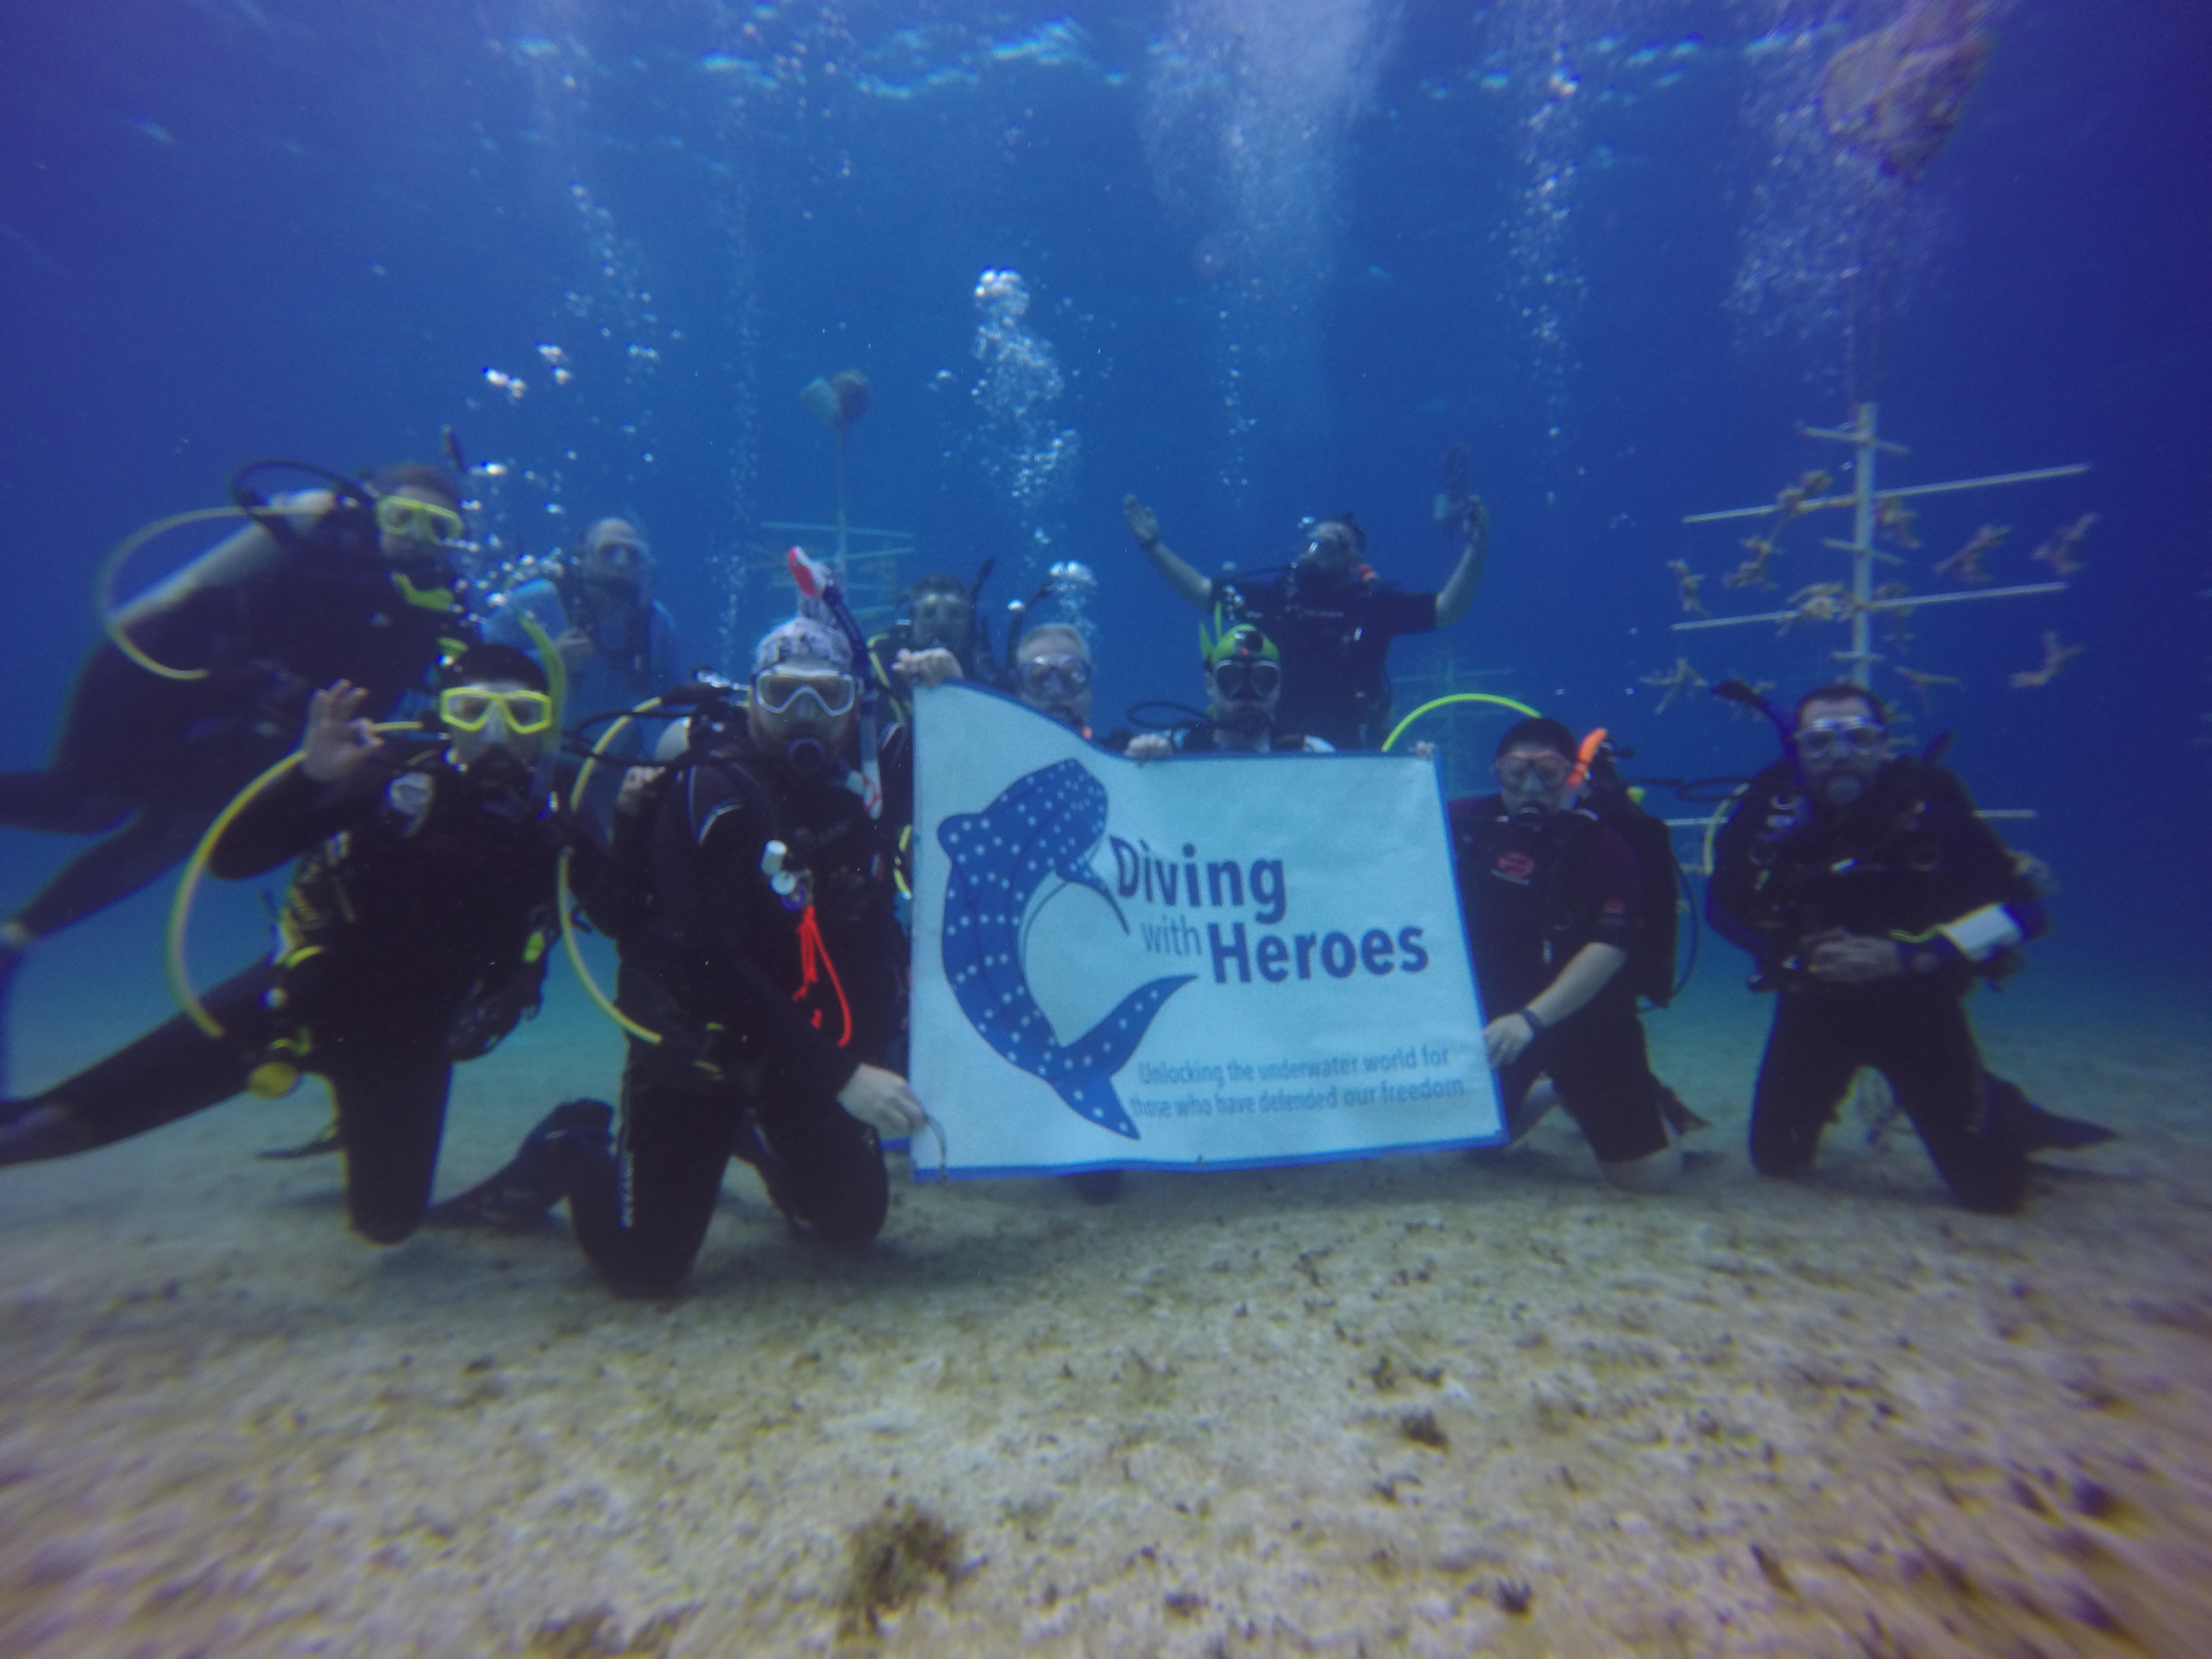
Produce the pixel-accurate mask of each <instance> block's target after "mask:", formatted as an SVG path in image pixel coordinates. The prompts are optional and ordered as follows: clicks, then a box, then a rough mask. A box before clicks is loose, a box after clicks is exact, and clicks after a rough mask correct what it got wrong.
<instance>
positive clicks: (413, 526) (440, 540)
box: [376, 495, 469, 547]
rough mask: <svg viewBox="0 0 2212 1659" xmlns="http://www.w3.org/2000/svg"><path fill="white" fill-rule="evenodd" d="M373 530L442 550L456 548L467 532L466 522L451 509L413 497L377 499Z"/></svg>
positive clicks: (397, 496)
mask: <svg viewBox="0 0 2212 1659" xmlns="http://www.w3.org/2000/svg"><path fill="white" fill-rule="evenodd" d="M376 527H377V528H378V529H379V530H381V531H382V532H384V533H385V534H386V535H387V536H397V537H398V538H400V539H401V540H403V541H413V542H435V543H436V544H438V545H439V546H441V547H455V546H458V545H459V544H461V543H463V542H465V541H466V540H467V539H468V532H469V523H468V520H466V519H464V518H463V517H462V516H461V515H460V514H459V513H457V512H455V511H454V510H453V508H452V507H446V506H442V505H441V504H440V503H439V502H436V501H417V500H416V499H415V498H414V497H413V496H412V495H380V496H378V497H377V498H376Z"/></svg>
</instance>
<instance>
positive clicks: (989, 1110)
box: [913, 681, 1504, 1177]
mask: <svg viewBox="0 0 2212 1659" xmlns="http://www.w3.org/2000/svg"><path fill="white" fill-rule="evenodd" d="M916 702H917V708H916V714H915V718H916V720H918V721H919V726H918V728H917V732H916V743H915V757H916V762H917V775H916V779H915V786H916V787H915V794H916V803H915V805H916V810H915V878H914V1001H913V1022H914V1031H913V1083H914V1087H915V1093H916V1094H918V1095H919V1096H920V1097H921V1100H922V1102H923V1103H924V1104H925V1105H927V1107H928V1108H929V1110H930V1112H931V1113H932V1115H934V1116H935V1117H936V1119H937V1120H938V1121H939V1124H940V1125H941V1126H942V1127H943V1130H944V1135H945V1144H944V1147H943V1158H944V1162H945V1168H946V1170H947V1172H948V1173H950V1174H951V1175H953V1176H1017V1175H1037V1174H1042V1173H1046V1172H1051V1171H1063V1172H1064V1171H1069V1170H1086V1169H1101V1168H1110V1167H1114V1166H1118V1165H1139V1164H1142V1165H1158V1166H1160V1167H1163V1168H1170V1169H1198V1168H1201V1167H1203V1168H1210V1169H1221V1168H1236V1167H1238V1166H1243V1165H1251V1164H1297V1163H1306V1162H1314V1161H1319V1160H1325V1159H1329V1158H1358V1157H1367V1156H1371V1155H1374V1154H1376V1153H1381V1152H1419V1151H1424V1150H1427V1149H1430V1148H1434V1147H1440V1146H1481V1145H1487V1144H1494V1143H1495V1142H1497V1141H1498V1140H1500V1139H1503V1138H1504V1136H1503V1125H1502V1122H1501V1119H1500V1115H1499V1111H1498V1094H1497V1089H1496V1086H1495V1084H1494V1081H1493V1079H1492V1077H1491V1073H1490V1069H1489V1067H1488V1066H1487V1065H1486V1064H1485V1062H1484V1060H1483V1051H1482V1025H1483V1020H1482V1013H1481V1010H1480V1006H1479V1005H1478V1003H1477V1001H1476V998H1475V989H1474V975H1473V973H1472V971H1471V970H1470V969H1469V967H1468V951H1467V936H1466V929H1465V927H1464V925H1463V923H1462V920H1461V916H1460V911H1459V899H1458V890H1457V888H1456V886H1455V883H1454V880H1453V876H1452V864H1451V843H1450V840H1449V833H1448V831H1447V829H1446V828H1445V823H1444V811H1443V795H1442V792H1441V789H1440V787H1439V784H1438V781H1437V772H1436V769H1435V768H1434V767H1433V766H1432V765H1431V763H1428V762H1426V761H1424V760H1420V759H1418V758H1415V757H1411V756H1402V755H1375V754H1346V755H1273V756H1249V755H1192V756H1185V757H1176V758H1174V759H1171V760H1161V761H1153V762H1150V763H1145V764H1142V765H1139V763H1136V762H1134V761H1129V760H1125V759H1123V758H1122V757H1120V756H1118V755H1115V754H1111V753H1109V752H1108V751H1106V750H1102V749H1099V748H1097V747H1096V746H1094V745H1092V744H1088V743H1085V742H1084V741H1083V739H1082V738H1079V737H1078V736H1076V735H1075V733H1073V732H1070V731H1069V730H1068V729H1067V728H1066V726H1062V725H1060V723H1059V722H1058V721H1056V720H1049V719H1047V718H1046V717H1045V716H1043V715H1042V714H1036V713H1035V712H1034V711H1032V710H1030V709H1028V708H1024V707H1022V705H1021V704H1020V703H1018V702H1014V701H1013V700H1012V699H1011V698H1008V697H1005V696H1000V695H999V694H998V693H996V692H993V691H987V690H982V689H981V688H980V687H977V686H974V685H970V684H963V683H961V682H957V681H956V682H954V683H952V684H949V685H946V686H945V687H942V688H941V689H939V690H935V691H925V692H923V693H921V695H920V696H918V698H917V700H916ZM930 1139H931V1138H930V1137H928V1136H927V1135H925V1136H923V1137H921V1139H919V1140H918V1141H917V1143H916V1150H917V1151H918V1152H921V1153H922V1156H920V1157H917V1158H915V1173H916V1174H917V1175H918V1176H924V1177H933V1176H936V1174H937V1173H938V1167H937V1166H938V1160H936V1159H933V1158H929V1157H927V1151H929V1150H935V1149H933V1148H930V1147H929V1146H928V1142H929V1140H930Z"/></svg>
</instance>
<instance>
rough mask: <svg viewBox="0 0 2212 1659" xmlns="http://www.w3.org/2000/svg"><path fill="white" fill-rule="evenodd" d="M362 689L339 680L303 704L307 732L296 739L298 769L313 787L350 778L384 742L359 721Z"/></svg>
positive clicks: (364, 691) (365, 699)
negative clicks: (298, 743)
mask: <svg viewBox="0 0 2212 1659" xmlns="http://www.w3.org/2000/svg"><path fill="white" fill-rule="evenodd" d="M366 702H368V690H367V689H366V688H365V687H362V686H357V685H356V684H353V683H352V682H351V681H350V680H340V681H339V682H338V683H337V684H336V685H333V686H331V687H330V688H329V689H328V690H323V691H318V692H316V693H315V695H314V696H313V697H311V698H309V699H308V700H307V731H306V732H305V733H304V734H303V735H302V736H301V739H300V756H301V759H300V769H301V771H302V772H304V773H306V774H307V776H308V777H309V778H310V779H312V780H313V781H315V782H317V783H336V782H337V781H339V780H340V779H342V778H348V777H351V776H352V775H353V774H354V773H355V772H356V771H357V770H358V769H360V768H361V767H362V765H363V764H364V763H366V762H367V761H368V759H369V757H371V756H373V755H374V754H376V753H377V751H378V750H381V749H382V748H383V747H384V739H383V738H380V737H379V736H377V734H376V732H375V730H374V728H373V727H372V726H370V725H369V723H368V721H367V720H363V719H362V718H361V710H362V704H364V703H366Z"/></svg>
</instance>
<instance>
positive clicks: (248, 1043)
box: [0, 756, 561, 1244]
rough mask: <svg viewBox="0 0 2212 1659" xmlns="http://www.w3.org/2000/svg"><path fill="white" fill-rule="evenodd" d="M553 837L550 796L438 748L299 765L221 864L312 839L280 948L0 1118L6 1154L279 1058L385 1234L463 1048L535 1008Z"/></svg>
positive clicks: (415, 1204)
mask: <svg viewBox="0 0 2212 1659" xmlns="http://www.w3.org/2000/svg"><path fill="white" fill-rule="evenodd" d="M560 840H561V836H560V832H559V829H558V827H557V821H556V819H555V818H554V817H553V816H552V815H551V813H550V811H549V810H548V809H547V808H545V807H544V806H542V805H537V804H535V803H534V802H533V801H532V799H530V798H529V797H528V796H527V795H526V793H523V791H522V790H521V789H520V788H517V787H513V785H511V784H508V783H505V782H492V781H486V780H485V779H484V778H483V776H482V775H478V776H475V777H472V776H471V775H467V774H465V773H462V772H459V771H457V770H456V769H454V768H453V767H452V766H450V765H448V764H447V763H446V762H445V760H444V759H443V758H442V757H439V756H421V757H417V758H416V759H415V760H413V761H411V762H409V763H404V764H403V763H400V762H399V761H398V760H397V759H386V758H385V757H377V758H375V759H374V760H372V761H370V762H369V763H367V764H365V765H364V766H363V767H362V769H361V770H360V771H358V772H356V774H355V775H353V776H352V777H351V778H349V779H348V780H346V781H343V782H341V783H339V784H337V785H332V786H328V787H325V786H322V785H319V784H315V783H313V782H311V781H308V780H307V779H306V778H304V777H302V776H301V775H299V774H298V773H296V772H295V773H294V774H293V775H291V776H289V777H288V778H287V779H286V780H284V781H283V782H282V783H281V784H278V785H276V786H275V787H272V788H271V789H270V791H269V793H266V794H264V796H263V797H262V798H261V799H258V801H256V802H255V803H254V804H253V805H252V806H251V807H250V808H248V809H247V811H246V812H245V813H244V814H243V815H241V816H240V817H239V818H238V819H237V820H236V822H235V823H234V824H233V825H232V826H231V828H230V829H229V830H228V832H226V834H225V836H224V837H223V840H222V843H221V845H220V846H219V847H218V848H217V849H216V857H215V860H214V865H213V867H214V869H215V871H216V873H217V874H219V875H223V876H230V877H243V876H249V875H253V874H257V873H258V872H262V871H264V870H266V869H269V868H270V867H272V866H276V865H278V864H281V863H283V861H284V860H287V859H289V858H293V857H295V856H298V855H300V854H305V856H304V857H303V858H301V863H300V866H299V868H298V870H297V871H296V872H295V873H294V876H293V878H292V884H291V888H290V890H289V893H288V894H287V896H286V899H285V906H284V912H283V929H282V931H283V948H282V949H281V950H280V951H279V953H278V954H277V956H276V957H275V958H274V959H273V960H271V961H269V962H264V963H258V964H257V965H255V966H254V967H252V968H249V969H246V971H245V972H244V973H242V974H240V975H236V976H234V978H232V979H230V980H229V981H226V982H225V983H224V984H222V985H221V986H219V987H216V989H215V990H214V991H212V992H211V993H210V994H208V996H207V997H206V999H205V1005H206V1007H207V1009H208V1012H210V1013H211V1014H212V1015H213V1016H214V1017H215V1019H216V1022H217V1023H218V1024H221V1025H222V1027H223V1028H224V1035H223V1036H220V1037H214V1036H208V1035H207V1034H206V1033H204V1031H202V1030H200V1029H199V1027H198V1026H197V1025H195V1024H192V1022H191V1020H190V1019H188V1018H185V1016H183V1015H179V1016H178V1017H177V1018H174V1019H172V1020H170V1021H168V1022H167V1024H163V1025H161V1026H159V1027H157V1028H155V1030H152V1031H150V1032H149V1033H148V1034H147V1035H146V1036H143V1037H141V1038H139V1039H138V1040H137V1042H133V1043H131V1045H130V1046H129V1047H127V1048H124V1049H122V1050H120V1051H119V1052H118V1053H116V1054H112V1055H110V1056H109V1057H108V1058H107V1059H106V1060H101V1061H100V1063H99V1064H97V1065H95V1066H92V1067H90V1068H89V1069H88V1070H86V1071H83V1072H81V1073H78V1074H77V1075H76V1076H75V1077H73V1078H70V1079H68V1080H67V1081H66V1082H64V1083H59V1084H57V1085H54V1086H53V1087H52V1088H51V1089H49V1090H47V1091H45V1092H44V1093H43V1094H40V1095H38V1096H35V1097H31V1098H29V1099H27V1100H24V1101H21V1102H16V1103H11V1104H10V1105H9V1107H8V1108H6V1109H5V1118H4V1121H0V1163H15V1162H21V1161H25V1160H27V1159H29V1158H47V1157H56V1156H60V1155H63V1154H64V1153H67V1152H78V1151H84V1150H87V1149H89V1148H91V1147H94V1146H107V1145H109V1144H110V1143H112V1142H114V1141H118V1140H122V1139H127V1138H129V1137H130V1136H132V1135H137V1134H143V1133H145V1132H146V1131H148V1130H149V1129H155V1128H159V1127H161V1125H163V1124H165V1123H173V1122H174V1121H177V1120H178V1119H179V1118H181V1117H185V1116H188V1115H191V1113H194V1112H198V1111H203V1110H204V1109H207V1108H208V1107H210V1106H214V1105H216V1104H218V1103H221V1102H222V1101H225V1100H228V1099H229V1098H230V1097H232V1096H234V1095H236V1094H238V1093H240V1092H241V1091H243V1090H245V1089H246V1086H247V1084H248V1080H249V1077H250V1076H251V1074H252V1073H253V1072H254V1070H255V1069H256V1067H258V1066H263V1065H264V1064H266V1063H268V1062H270V1061H271V1060H281V1061H283V1062H285V1063H289V1064H291V1065H295V1066H297V1067H298V1068H299V1069H301V1070H302V1071H307V1072H312V1073H315V1074H317V1075H318V1076H320V1077H322V1078H323V1079H325V1080H326V1081H327V1082H328V1083H329V1085H330V1087H331V1094H332V1096H333V1097H334V1098H335V1100H336V1103H337V1118H338V1137H339V1140H340V1143H341V1145H342V1147H343V1152H344V1154H345V1159H346V1202H347V1209H348V1214H349V1218H350V1220H351V1222H352V1224H353V1227H354V1230H355V1231H356V1232H358V1233H360V1234H361V1235H362V1237H366V1238H368V1239H371V1240H373V1241H374V1242H375V1243H380V1244H389V1243H395V1242H397V1241H398V1240H399V1239H402V1238H404V1237H406V1236H407V1235H408V1234H409V1233H410V1232H412V1231H414V1230H415V1227H416V1224H417V1223H418V1222H420V1220H421V1219H422V1212H423V1210H424V1208H425V1206H427V1205H428V1202H429V1197H430V1183H431V1177H432V1176H433V1174H434V1172H435V1169H436V1165H437V1159H438V1145H439V1140H440V1138H441V1134H442V1133H443V1130H444V1126H445V1111H446V1095H447V1088H448V1086H449V1085H450V1084H451V1081H452V1077H453V1062H454V1060H456V1059H469V1058H473V1057H474V1056H475V1055H477V1054H482V1053H483V1052H485V1051H486V1050H487V1049H488V1048H489V1047H490V1046H491V1045H492V1044H493V1043H494V1042H496V1041H497V1040H498V1039H499V1037H500V1036H503V1035H504V1034H505V1033H506V1031H507V1030H509V1029H511V1028H512V1026H513V1024H514V1022H515V1021H516V1020H517V1019H519V1018H521V1016H522V1014H523V1013H524V1012H526V1010H528V1009H530V1008H532V1007H534V1006H536V1001H537V994H538V985H539V983H540V981H542V979H543V977H544V945H545V943H546V941H547V939H550V936H551V929H552V927H553V920H554V918H553V908H552V904H553V884H554V870H555V865H556V860H557V858H558V856H559V845H560Z"/></svg>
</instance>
